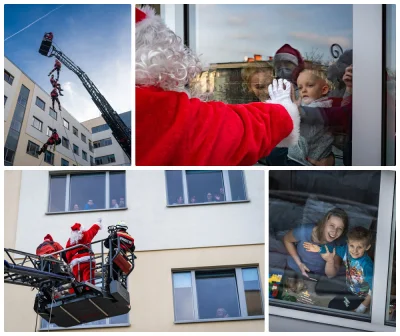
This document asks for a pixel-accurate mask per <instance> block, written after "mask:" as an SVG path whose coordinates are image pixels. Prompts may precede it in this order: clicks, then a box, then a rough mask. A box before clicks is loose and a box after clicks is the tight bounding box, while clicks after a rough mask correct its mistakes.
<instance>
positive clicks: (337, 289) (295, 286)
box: [269, 170, 394, 329]
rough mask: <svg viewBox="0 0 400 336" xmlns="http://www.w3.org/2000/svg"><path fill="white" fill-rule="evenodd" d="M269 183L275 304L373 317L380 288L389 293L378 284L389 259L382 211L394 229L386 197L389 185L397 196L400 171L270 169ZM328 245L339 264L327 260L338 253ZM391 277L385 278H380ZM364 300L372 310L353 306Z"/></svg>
mask: <svg viewBox="0 0 400 336" xmlns="http://www.w3.org/2000/svg"><path fill="white" fill-rule="evenodd" d="M269 188H270V189H269V237H270V243H269V274H270V276H269V287H270V294H269V299H270V306H278V307H286V308H287V307H290V306H292V307H293V309H297V310H305V311H308V312H312V313H313V314H310V316H311V315H314V314H315V313H321V314H325V315H326V314H328V312H329V315H330V316H336V317H342V318H344V319H356V320H358V321H364V322H367V323H369V322H370V321H371V311H373V310H374V305H376V306H375V307H376V308H377V309H379V304H378V300H379V298H378V297H377V296H378V295H379V296H382V295H380V294H377V293H379V292H380V291H384V289H382V288H377V286H376V285H377V281H376V280H375V279H374V276H373V274H377V273H376V272H377V271H378V270H379V268H380V269H382V268H383V269H385V267H386V270H387V268H388V266H389V263H388V260H387V254H386V252H385V251H383V250H382V251H381V252H382V253H380V251H379V250H380V249H383V248H384V247H383V246H381V247H379V246H378V241H379V240H382V242H383V239H384V237H383V236H382V235H383V234H385V233H384V231H385V225H387V224H386V222H385V220H384V219H383V217H382V213H384V214H386V213H389V217H388V218H390V223H388V224H389V229H390V226H391V225H392V223H391V218H392V216H391V212H392V211H390V210H389V211H388V207H389V209H390V207H393V205H392V204H387V203H388V202H384V203H385V204H381V202H380V198H381V195H383V193H385V192H386V193H389V194H388V195H389V196H391V197H392V200H393V190H394V174H392V172H388V171H386V172H385V171H383V172H380V171H354V170H353V171H345V170H340V171H327V170H325V171H316V170H314V171H306V170H302V171H287V170H285V171H270V177H269ZM390 190H391V191H390ZM390 192H391V193H392V194H390ZM385 199H387V196H385ZM383 206H385V207H386V208H382V207H383ZM380 218H381V219H380ZM387 231H389V236H390V230H387ZM284 241H285V244H284V243H283V242H284ZM305 243H311V244H313V245H312V246H310V247H307V245H305ZM287 244H291V245H292V246H293V250H294V251H295V253H296V255H297V256H298V257H299V259H300V261H301V264H300V266H299V265H298V264H297V263H296V262H295V261H294V259H293V258H291V257H289V253H288V252H287V250H286V247H285V246H287ZM326 247H327V248H328V249H329V251H331V252H330V253H332V250H333V248H335V251H336V258H334V264H335V266H336V267H332V268H328V267H327V265H326V261H325V260H324V259H323V258H322V255H324V256H326V257H329V256H333V255H330V254H329V253H326ZM386 248H387V252H389V248H388V247H386ZM314 251H316V252H314ZM303 265H304V266H305V267H307V269H308V270H307V269H305V268H304V269H303V271H304V273H306V274H307V277H303V276H302V275H301V271H300V267H301V268H303ZM332 265H333V264H332ZM377 267H379V268H377ZM382 273H383V272H382ZM327 276H328V277H327ZM384 280H385V279H382V280H381V279H379V283H381V282H384ZM380 287H382V286H380ZM370 295H372V303H373V304H372V306H371V304H370V303H368V300H369V298H368V296H370ZM370 297H371V296H370ZM343 298H345V299H343ZM361 303H364V304H365V305H366V307H367V309H366V311H364V312H361V311H359V312H354V310H356V309H359V307H360V304H361ZM320 308H323V309H320ZM360 308H361V307H360ZM351 322H354V321H351ZM321 323H322V322H321ZM344 323H345V322H344ZM342 326H345V324H342ZM354 329H357V327H356V326H354Z"/></svg>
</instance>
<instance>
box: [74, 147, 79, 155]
mask: <svg viewBox="0 0 400 336" xmlns="http://www.w3.org/2000/svg"><path fill="white" fill-rule="evenodd" d="M74 154H77V155H79V147H78V146H77V145H74Z"/></svg>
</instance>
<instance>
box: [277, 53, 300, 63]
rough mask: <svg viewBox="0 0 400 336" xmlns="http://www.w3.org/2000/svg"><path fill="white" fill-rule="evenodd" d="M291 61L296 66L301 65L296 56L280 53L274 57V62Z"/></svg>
mask: <svg viewBox="0 0 400 336" xmlns="http://www.w3.org/2000/svg"><path fill="white" fill-rule="evenodd" d="M279 61H289V62H292V63H293V64H295V65H299V60H298V59H297V57H296V56H294V55H292V54H288V53H279V54H276V55H275V56H274V62H279Z"/></svg>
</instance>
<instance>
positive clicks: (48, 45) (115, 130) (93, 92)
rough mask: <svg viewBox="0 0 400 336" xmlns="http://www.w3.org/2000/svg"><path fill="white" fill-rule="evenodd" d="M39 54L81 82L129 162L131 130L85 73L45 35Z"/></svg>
mask: <svg viewBox="0 0 400 336" xmlns="http://www.w3.org/2000/svg"><path fill="white" fill-rule="evenodd" d="M39 53H40V54H41V55H43V56H46V57H53V56H54V57H55V58H57V59H58V60H59V61H60V62H61V63H62V64H64V65H65V66H66V67H67V68H68V69H70V70H71V71H72V72H74V73H75V74H76V75H77V76H78V77H79V79H80V80H81V82H82V84H83V86H84V87H85V88H86V90H87V91H88V93H89V94H90V96H91V97H92V100H93V101H94V103H95V104H96V106H97V107H98V109H99V110H100V112H101V116H102V117H103V118H104V120H105V122H106V123H107V124H108V126H109V127H110V129H111V132H112V134H113V136H114V138H115V139H116V140H117V141H118V143H119V145H120V146H121V148H122V150H123V151H124V152H125V154H126V155H127V157H128V158H129V160H130V159H131V129H130V128H129V127H128V126H126V125H125V124H124V122H123V121H122V119H121V117H120V116H119V115H118V113H117V112H115V110H114V109H113V108H112V107H111V105H110V104H109V103H108V101H107V100H106V99H105V98H104V96H103V95H102V94H101V92H100V91H99V90H98V89H97V87H96V86H95V85H94V83H93V82H92V81H91V80H90V78H89V77H88V76H87V75H86V73H85V72H84V71H83V70H82V69H81V68H80V67H78V66H77V65H75V64H74V62H72V61H71V60H70V59H69V58H68V57H67V56H66V55H65V54H64V53H63V52H61V51H60V50H58V49H57V48H56V47H55V46H54V45H53V40H52V37H51V38H48V34H45V36H44V38H43V40H42V43H41V45H40V49H39Z"/></svg>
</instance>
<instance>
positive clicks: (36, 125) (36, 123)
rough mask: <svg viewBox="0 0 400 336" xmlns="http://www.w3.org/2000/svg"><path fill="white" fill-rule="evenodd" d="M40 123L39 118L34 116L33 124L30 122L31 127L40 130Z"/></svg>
mask: <svg viewBox="0 0 400 336" xmlns="http://www.w3.org/2000/svg"><path fill="white" fill-rule="evenodd" d="M42 125H43V123H42V122H41V121H40V120H39V119H36V118H35V117H33V124H32V126H33V127H35V128H36V129H38V130H39V131H42Z"/></svg>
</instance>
